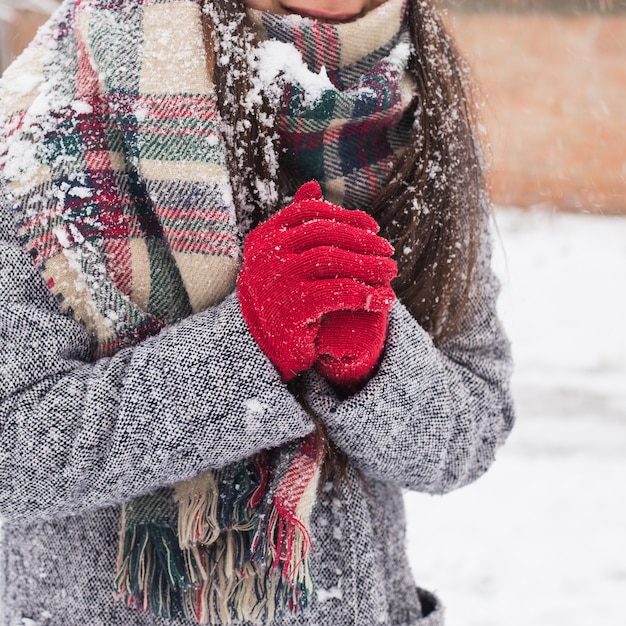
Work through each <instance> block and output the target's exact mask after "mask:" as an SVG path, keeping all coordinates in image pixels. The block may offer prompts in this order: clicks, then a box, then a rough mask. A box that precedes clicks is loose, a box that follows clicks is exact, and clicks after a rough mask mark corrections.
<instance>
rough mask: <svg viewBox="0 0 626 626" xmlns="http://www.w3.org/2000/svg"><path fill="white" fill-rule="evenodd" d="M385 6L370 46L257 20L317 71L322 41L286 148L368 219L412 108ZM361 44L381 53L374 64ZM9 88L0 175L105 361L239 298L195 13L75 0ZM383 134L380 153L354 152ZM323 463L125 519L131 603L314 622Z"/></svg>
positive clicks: (233, 231) (200, 482)
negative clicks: (310, 615)
mask: <svg viewBox="0 0 626 626" xmlns="http://www.w3.org/2000/svg"><path fill="white" fill-rule="evenodd" d="M390 4H391V5H392V6H394V7H395V9H393V10H392V11H395V17H396V19H395V20H393V28H391V30H387V31H385V28H388V27H385V28H383V29H382V32H383V37H382V39H381V36H380V31H381V28H380V27H378V28H377V29H374V30H376V33H377V36H376V37H374V36H373V32H374V30H372V28H373V26H375V24H374V23H373V22H372V18H371V17H370V15H372V14H370V15H368V16H366V18H363V19H362V20H359V22H362V23H364V24H366V25H368V27H367V28H368V29H369V30H367V31H366V32H365V35H364V36H363V37H362V38H360V39H359V38H358V37H357V40H360V46H359V45H355V44H354V43H353V35H354V33H353V32H352V33H348V31H347V30H345V29H347V28H348V27H352V26H353V25H341V26H337V27H333V26H328V25H321V24H315V23H313V22H311V21H310V20H296V21H295V22H294V21H291V22H290V21H289V20H286V19H285V18H277V17H276V16H266V15H261V16H260V17H261V20H262V21H263V22H264V26H261V23H260V22H259V23H258V24H257V26H258V27H259V28H260V29H263V28H267V30H268V32H269V33H270V35H271V36H272V37H274V36H277V35H278V34H280V37H278V38H282V41H293V43H294V44H295V45H296V47H298V48H299V50H300V51H301V52H302V55H303V57H304V59H305V61H307V62H308V63H309V66H310V68H311V69H312V70H314V71H315V72H318V71H319V70H320V63H321V62H322V60H321V59H318V61H319V62H317V61H315V62H311V59H312V57H311V50H312V49H313V48H316V49H318V48H319V47H318V45H317V44H318V43H319V42H318V39H317V38H318V37H319V36H320V33H322V35H323V36H324V37H332V36H334V41H335V45H334V47H333V48H332V50H333V51H334V52H333V54H336V55H339V56H338V57H337V60H339V59H340V58H342V59H343V62H335V63H333V64H332V65H331V66H330V67H329V69H330V72H329V76H330V77H331V78H332V79H333V80H334V81H335V86H333V85H331V84H329V85H328V86H327V88H325V89H324V90H322V93H321V94H319V97H318V98H316V99H315V100H314V102H313V106H312V107H311V103H310V102H308V101H307V98H306V94H305V93H304V92H303V90H302V89H301V88H300V87H299V86H298V85H297V84H295V82H294V84H289V83H287V84H286V85H285V99H286V107H285V114H284V115H283V116H282V117H281V124H280V131H281V133H282V139H283V142H284V145H285V147H286V148H287V161H286V166H287V167H288V168H289V170H290V172H291V173H292V174H293V181H292V182H293V185H294V187H295V186H297V185H298V184H299V181H298V180H297V179H298V177H299V176H301V177H303V178H304V179H309V178H312V177H317V178H318V179H319V180H320V182H321V183H322V184H323V185H325V186H326V187H327V190H328V193H329V194H334V195H335V197H334V198H333V199H334V201H337V200H338V196H341V198H340V200H345V202H346V205H354V204H355V203H357V202H362V201H363V199H364V198H367V197H368V194H370V195H371V194H372V192H373V190H375V189H376V188H378V187H379V186H380V185H381V184H382V183H383V182H384V179H385V178H386V176H387V175H388V172H389V169H390V167H391V165H392V164H393V160H394V156H395V154H396V153H397V151H398V149H401V144H402V142H401V141H400V140H399V138H398V137H396V136H395V135H394V133H395V134H397V127H398V126H399V121H400V118H401V117H402V112H403V111H404V110H405V109H406V106H407V104H408V102H409V101H410V89H409V91H408V92H407V90H406V89H404V90H402V89H400V87H399V85H400V83H401V82H402V81H401V80H400V78H401V76H402V60H399V59H398V58H397V57H398V54H397V49H396V52H392V48H393V47H394V46H395V45H396V43H398V41H399V37H400V35H399V33H398V28H399V24H400V13H401V6H402V5H401V2H400V0H393V2H392V3H390ZM385 10H387V8H386V7H385ZM257 17H259V16H257ZM383 21H384V23H387V24H388V22H389V20H388V16H387V17H386V18H385V19H384V20H383ZM354 26H355V27H356V24H355V25H354ZM333 29H334V30H333ZM341 29H344V31H343V35H342V34H341ZM333 33H334V34H333ZM342 41H343V44H342ZM363 41H366V42H368V44H369V43H370V42H373V44H374V45H373V47H370V48H368V49H366V50H365V51H364V49H363ZM307 42H308V43H307ZM379 44H380V45H379ZM342 45H343V52H342ZM307 50H308V51H307ZM328 50H329V51H330V50H331V47H329V48H328ZM329 53H330V52H329ZM328 60H329V59H326V61H325V62H328ZM372 67H373V68H374V69H371V68H372ZM364 69H368V70H371V71H368V72H366V73H365V74H364V76H365V77H366V78H364V79H362V80H361V79H359V80H360V82H359V81H358V80H357V81H356V83H355V82H354V81H351V79H350V73H352V74H354V76H353V77H356V78H358V76H360V75H361V74H363V70H364ZM287 78H289V77H287ZM293 80H294V81H297V78H296V77H293ZM346 81H347V82H346ZM344 84H345V85H347V86H348V88H347V89H346V90H345V92H341V91H340V87H342V86H343V85H344ZM353 84H354V85H356V86H353ZM1 89H2V94H1V95H2V97H1V98H0V101H1V102H2V105H1V106H2V108H1V109H0V138H1V142H0V145H2V146H4V148H3V152H1V153H0V168H1V172H2V175H3V178H4V180H5V182H6V185H7V190H8V192H9V194H10V197H11V200H12V204H13V207H14V211H15V217H16V223H17V227H18V234H19V236H20V239H21V241H22V244H23V245H24V247H25V249H26V251H27V252H28V254H29V255H30V256H31V258H32V260H33V263H34V264H35V265H36V267H37V268H38V269H39V271H40V272H41V274H42V276H43V278H44V280H45V282H46V284H47V286H48V288H49V289H50V291H51V293H52V294H53V296H54V297H55V298H56V300H57V302H58V304H59V306H60V307H61V309H62V310H64V311H65V312H66V313H67V314H68V315H71V316H72V317H74V318H75V319H76V320H78V321H79V322H80V323H81V324H82V325H83V326H84V327H85V329H86V330H87V332H89V333H90V335H91V336H92V339H93V346H94V348H93V354H92V357H93V359H94V360H95V359H98V358H101V357H106V356H109V355H113V354H115V353H116V352H117V351H118V350H120V349H122V348H124V347H126V346H131V345H135V344H137V343H138V342H140V341H141V340H142V339H144V338H146V337H148V336H150V335H154V334H156V333H158V332H159V331H160V330H161V329H162V328H163V327H164V326H166V325H167V324H170V323H173V322H176V321H177V320H180V319H182V318H184V317H186V316H188V315H191V314H193V313H195V312H197V311H201V310H203V309H205V308H207V307H209V306H211V305H213V304H215V303H217V302H219V301H220V300H221V299H222V298H223V297H224V296H225V295H226V294H228V293H229V292H230V291H231V290H232V289H233V287H234V284H235V278H236V273H237V270H238V267H239V239H240V233H239V232H238V230H237V224H236V217H235V209H234V206H233V200H232V193H231V188H230V184H229V178H228V170H227V167H226V150H225V147H224V144H223V141H222V138H221V134H220V129H219V123H220V120H219V116H218V113H217V106H216V94H215V89H214V87H213V84H212V82H211V80H210V77H209V75H208V72H207V69H206V63H205V51H204V45H203V40H202V27H201V20H200V5H199V2H197V1H194V0H161V1H154V2H153V1H142V0H117V1H106V2H105V1H104V0H90V1H89V0H82V1H81V0H69V1H67V2H66V3H65V4H64V5H63V6H62V7H61V9H60V10H59V12H58V13H57V14H56V16H54V17H53V19H52V20H51V21H50V23H49V25H48V27H47V28H46V29H44V30H42V31H41V32H40V34H39V35H38V37H37V39H36V40H35V42H34V43H33V44H32V45H31V46H30V47H29V49H28V50H27V51H26V52H25V53H24V55H23V56H22V57H21V58H20V60H19V61H18V62H17V63H16V64H14V65H13V66H12V67H11V68H10V69H9V71H8V72H7V73H6V74H5V77H4V79H3V82H2V86H1ZM407 93H409V98H408V99H407ZM333 126H335V127H337V128H341V129H342V130H341V132H339V133H337V131H333V130H332V127H333ZM376 128H380V129H381V131H380V133H382V134H380V133H379V135H378V137H379V139H380V138H381V137H382V138H383V140H384V141H382V143H380V142H379V143H377V144H376V145H375V146H369V145H368V144H367V143H363V140H361V141H360V143H358V144H355V143H354V141H355V139H356V140H358V137H356V138H355V134H356V135H359V134H360V133H371V132H372V129H376ZM303 141H304V143H303ZM342 143H343V144H344V145H343V146H341V144H342ZM383 144H384V145H383ZM381 145H383V148H381ZM359 146H360V147H359ZM357 148H358V150H357ZM355 150H356V152H357V156H356V160H355V158H354V154H353V153H354V151H355ZM320 151H321V152H320ZM321 153H323V155H322V154H321ZM318 156H319V157H321V161H319V160H318ZM347 157H349V158H347ZM320 162H323V169H320V166H319V163H320ZM311 168H314V169H313V171H312V170H311ZM364 181H365V182H366V184H365V183H364ZM352 189H354V190H355V193H354V194H352V193H351V190H352ZM321 462H322V445H321V444H320V442H319V441H318V440H317V439H316V437H315V435H311V436H309V437H307V438H305V439H304V440H301V441H297V442H294V443H292V444H291V445H287V446H284V447H283V448H281V449H279V450H274V451H265V452H261V453H259V454H257V455H255V456H254V457H252V458H250V459H246V460H244V461H241V462H239V463H236V464H234V465H232V466H229V467H226V468H222V469H219V470H214V471H208V472H205V473H204V474H202V475H200V476H198V477H196V478H195V479H193V480H190V481H188V482H184V483H180V484H177V485H174V486H172V487H166V488H163V489H161V490H158V491H157V492H156V493H154V494H150V495H147V496H143V497H139V498H136V499H134V500H132V501H130V502H127V503H125V504H124V505H123V507H122V528H121V532H120V548H119V557H118V563H117V573H116V575H115V583H114V584H115V588H116V591H117V593H118V595H119V596H120V597H121V598H123V599H125V600H126V601H127V602H128V603H129V604H130V605H131V606H133V607H136V608H137V609H138V610H150V611H152V612H154V613H155V614H158V615H163V616H170V615H184V616H186V617H187V618H189V619H191V620H194V621H197V622H198V623H201V624H206V623H210V624H220V623H232V622H234V621H241V620H243V621H246V620H250V621H257V620H263V619H264V620H268V621H271V620H272V618H273V616H274V615H275V614H277V613H281V612H283V611H285V610H290V611H294V612H297V611H299V610H301V609H303V608H304V607H306V605H307V603H308V602H309V600H310V597H311V593H312V589H313V587H312V580H311V574H310V570H309V553H310V549H311V540H310V536H309V531H308V520H309V515H310V512H311V509H312V506H313V503H314V501H315V495H316V490H317V482H318V476H319V470H320V465H321ZM112 578H113V575H112Z"/></svg>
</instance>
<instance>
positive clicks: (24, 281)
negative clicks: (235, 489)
mask: <svg viewBox="0 0 626 626" xmlns="http://www.w3.org/2000/svg"><path fill="white" fill-rule="evenodd" d="M2 197H3V196H2V195H1V194H0V198H2ZM489 247H490V246H489V238H488V236H485V237H484V241H483V245H482V256H481V258H480V262H479V264H478V268H477V279H476V286H477V288H476V289H475V290H474V293H473V295H472V307H471V308H473V309H474V310H475V312H476V313H475V316H474V317H473V319H472V320H471V322H470V320H469V319H468V320H466V321H465V322H464V323H463V324H462V325H461V327H460V329H459V332H458V334H457V335H456V336H455V337H454V339H452V340H449V341H447V343H446V344H445V345H444V346H443V347H442V348H440V349H438V348H436V347H435V346H434V345H433V343H432V342H431V340H430V338H429V336H428V335H427V334H426V332H424V330H423V329H422V328H421V327H420V326H419V325H418V324H417V323H416V322H415V320H414V319H413V318H412V317H411V315H410V314H409V313H408V312H407V310H406V309H405V308H404V307H403V306H402V305H401V304H399V303H397V304H396V305H395V307H394V309H393V310H392V314H391V318H390V325H389V335H388V341H387V345H386V349H385V353H384V358H383V361H382V364H381V367H380V370H379V372H378V373H377V374H376V376H375V377H374V378H373V379H372V380H371V381H370V382H369V384H368V385H367V386H366V387H365V388H364V389H363V390H362V391H361V392H360V393H358V394H356V395H355V396H353V397H350V398H348V399H345V400H340V399H339V398H337V396H336V395H335V394H334V392H333V391H332V389H330V387H328V386H327V385H326V384H325V382H324V381H323V380H321V379H320V378H319V377H317V376H315V375H310V376H309V378H308V389H309V400H310V402H311V403H312V405H313V408H314V409H315V410H316V411H318V413H319V414H320V415H321V416H323V418H324V420H325V422H326V424H327V426H328V430H329V432H330V434H331V436H332V438H333V439H334V441H335V442H336V444H337V445H338V446H339V447H341V448H342V449H343V450H345V451H346V452H347V454H348V455H349V458H350V461H351V466H352V469H351V473H352V474H353V478H354V480H353V481H352V486H351V487H345V486H344V487H341V488H340V489H338V490H333V489H327V490H324V493H323V495H322V496H321V497H320V499H319V501H318V503H317V504H316V507H315V509H314V512H313V519H312V536H313V541H314V546H315V549H314V553H313V556H312V572H313V576H314V579H315V581H316V585H317V590H318V594H317V597H316V598H315V599H314V602H313V605H312V606H311V607H310V608H309V609H308V610H307V611H306V612H304V613H303V614H301V615H300V616H297V617H294V616H287V617H285V618H282V619H281V620H280V621H279V622H277V623H279V624H299V625H305V624H306V625H309V626H314V625H315V626H348V625H352V626H370V625H374V624H380V625H383V626H392V625H393V626H401V625H403V626H435V625H439V624H442V623H443V616H442V609H441V607H440V604H439V602H438V601H437V600H436V599H435V598H434V597H433V596H432V595H430V594H428V593H427V592H423V591H421V590H419V589H417V588H416V586H415V584H414V582H413V580H412V577H411V574H410V572H409V566H408V562H407V558H406V555H405V551H404V536H405V521H404V512H403V503H402V493H401V490H402V489H403V488H409V489H415V490H418V491H423V492H428V493H443V492H446V491H449V490H451V489H455V488H457V487H460V486H462V485H465V484H467V483H469V482H471V481H473V480H475V479H476V478H478V477H479V476H480V475H481V474H482V473H483V472H484V471H485V470H486V469H487V468H488V467H489V465H490V464H491V462H492V461H493V458H494V453H495V450H496V449H497V447H498V446H499V445H500V444H501V443H502V442H503V440H504V439H505V437H506V435H507V433H508V432H509V430H510V428H511V426H512V422H513V412H512V405H511V397H510V392H509V377H510V352H509V344H508V341H507V339H506V338H505V335H504V334H503V331H502V328H501V326H500V324H499V322H498V320H497V318H496V312H495V299H496V295H497V291H498V286H497V282H496V280H495V278H494V276H493V274H492V272H491V270H490V254H489ZM0 259H1V264H0V515H1V516H2V519H3V520H4V523H3V537H2V567H1V572H0V576H1V579H2V600H1V603H2V610H3V613H4V617H3V622H2V623H3V624H7V625H10V626H18V625H26V626H29V625H30V626H32V625H33V624H37V625H41V626H51V625H54V626H72V625H87V624H88V625H89V626H98V625H105V624H107V625H108V624H124V625H128V626H131V625H132V626H135V625H137V626H139V625H140V624H142V625H148V624H149V625H154V626H156V625H163V626H165V624H169V625H174V624H176V625H180V624H182V623H183V622H181V621H177V620H169V621H168V620H164V619H161V618H157V617H154V616H152V615H149V614H145V613H143V614H142V613H136V612H134V611H133V610H131V609H129V608H127V607H126V606H124V605H123V604H122V603H120V602H116V601H114V599H113V595H112V574H113V571H114V564H115V558H116V549H117V543H118V541H117V533H118V528H119V512H120V503H121V502H123V501H125V500H127V499H129V498H132V497H134V496H137V495H139V494H145V493H148V492H150V491H152V490H154V489H155V488H157V487H160V486H164V485H168V484H171V483H174V482H176V481H180V480H184V479H188V478H190V477H192V476H194V475H197V474H198V473H200V472H202V471H204V470H206V469H207V468H214V467H218V466H222V465H225V464H228V463H230V462H232V461H235V460H238V459H241V458H243V457H246V456H248V455H250V454H252V453H253V452H255V451H257V450H260V449H262V448H267V447H271V446H279V445H281V444H283V443H285V442H287V441H289V440H292V439H294V438H298V437H302V436H303V435H305V434H306V433H308V432H309V431H311V430H312V428H313V426H312V423H311V421H310V419H309V417H308V416H307V414H306V413H305V412H304V411H303V410H302V409H301V407H300V406H299V404H298V403H297V402H296V401H295V400H294V398H293V397H292V396H291V395H290V394H289V392H288V391H287V389H286V388H285V386H284V385H282V384H281V382H280V379H279V377H278V374H277V372H276V371H275V370H274V368H273V366H272V365H271V363H270V362H269V361H268V360H267V358H266V357H265V355H264V354H263V353H262V352H261V350H260V349H259V347H258V346H257V345H256V343H255V341H254V339H253V338H252V336H251V335H250V334H249V332H248V330H247V327H246V324H245V322H244V320H243V318H242V316H241V312H240V309H239V304H238V300H237V296H236V294H231V295H230V296H229V297H227V298H226V299H225V300H224V301H223V302H222V303H221V304H219V305H218V306H215V307H213V308H210V309H209V310H207V311H205V312H203V313H199V314H195V315H192V316H191V317H189V318H187V319H185V320H184V321H182V322H180V323H178V324H176V325H174V326H171V327H168V328H166V329H165V330H164V331H163V332H162V333H161V334H159V335H158V336H156V337H152V338H150V339H147V340H146V341H144V342H143V343H141V344H140V345H138V346H136V347H134V348H128V349H124V350H122V351H121V352H119V353H118V354H116V355H115V356H114V357H112V358H106V359H101V360H99V361H97V362H95V363H92V362H87V360H86V356H87V355H88V353H89V337H88V336H87V335H86V333H85V332H84V330H83V329H82V327H81V326H80V325H79V324H78V323H77V322H75V321H73V320H72V319H69V318H68V317H66V316H64V315H62V314H61V313H60V312H59V310H58V308H57V305H56V304H55V302H54V301H53V300H52V299H51V297H50V295H49V292H48V290H47V288H46V287H45V285H44V284H43V282H42V279H41V277H40V275H39V274H38V273H37V271H36V270H35V269H34V267H33V265H32V263H31V262H30V260H29V259H28V258H27V256H26V254H25V252H24V250H23V249H22V247H21V246H20V245H19V244H18V242H17V240H16V236H15V227H14V224H13V218H12V216H11V215H10V213H9V210H8V207H7V206H6V204H2V202H1V201H0ZM356 468H358V470H360V471H361V472H362V474H363V475H364V476H365V477H366V479H367V480H366V483H365V484H364V483H362V482H360V481H359V480H358V479H357V478H355V477H354V474H355V472H354V469H356Z"/></svg>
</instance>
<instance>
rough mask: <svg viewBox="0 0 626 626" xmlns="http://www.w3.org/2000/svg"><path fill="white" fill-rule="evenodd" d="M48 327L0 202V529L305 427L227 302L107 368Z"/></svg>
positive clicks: (76, 507)
mask: <svg viewBox="0 0 626 626" xmlns="http://www.w3.org/2000/svg"><path fill="white" fill-rule="evenodd" d="M89 351H90V340H89V337H88V336H87V335H86V333H85V332H84V331H83V329H82V327H81V326H80V325H79V324H78V323H77V322H75V321H73V320H72V319H69V318H68V317H66V316H64V315H63V314H61V313H60V312H59V310H58V308H57V306H56V304H55V303H54V302H53V301H52V300H51V297H50V295H49V292H48V290H47V288H46V287H45V286H44V285H43V281H42V279H41V277H40V275H39V273H38V272H37V271H36V270H35V268H34V267H33V265H32V263H31V262H30V260H29V259H28V258H27V256H26V254H25V252H24V251H23V249H22V247H21V246H20V245H19V244H18V242H17V241H16V238H15V235H14V226H13V219H12V217H11V216H10V215H9V214H8V211H7V210H6V208H3V206H2V202H1V198H0V516H1V517H2V518H4V519H8V520H23V521H31V520H36V519H51V518H54V517H59V516H65V515H71V514H76V513H79V512H81V511H85V510H89V509H95V508H97V507H102V506H105V505H110V504H117V503H120V502H122V501H124V500H127V499H129V498H131V497H134V496H138V495H141V494H145V493H149V492H151V491H153V490H154V489H155V488H157V487H160V486H165V485H169V484H172V483H174V482H177V481H180V480H185V479H189V478H191V477H193V476H195V475H197V474H199V473H201V472H202V471H204V470H206V469H208V468H214V467H218V466H223V465H226V464H229V463H231V462H234V461H237V460H239V459H242V458H245V457H248V456H250V455H251V454H253V453H254V452H256V451H259V450H261V449H265V448H271V447H274V446H279V445H281V444H283V443H284V442H286V441H289V440H293V439H296V438H299V437H302V436H304V435H305V434H307V433H308V432H310V431H311V430H312V428H313V426H312V423H311V421H310V419H309V417H308V416H307V415H306V413H305V412H304V411H303V410H302V409H301V407H300V406H299V405H298V404H297V403H296V401H295V400H294V399H293V397H292V395H291V394H290V393H289V392H288V390H287V389H286V388H285V386H284V385H283V384H282V383H281V382H280V379H279V376H278V374H277V372H276V371H275V370H274V368H273V366H272V365H271V363H270V362H269V361H268V359H267V358H266V357H265V355H264V354H263V353H262V352H261V350H260V349H259V348H258V346H257V345H256V342H255V341H254V339H253V338H252V336H251V335H250V333H249V332H248V329H247V326H246V324H245V322H244V320H243V318H242V316H241V312H240V309H239V304H238V301H237V299H236V297H235V296H234V295H231V296H230V297H228V298H227V299H226V300H225V301H224V302H222V303H221V304H220V305H218V306H216V307H214V308H211V309H209V310H207V311H205V312H203V313H200V314H197V315H194V316H192V317H190V318H187V319H185V320H184V321H182V322H180V323H179V324H177V325H175V326H171V327H168V328H166V329H165V330H164V331H163V332H162V333H161V334H159V335H158V336H155V337H152V338H150V339H148V340H146V341H144V342H143V343H141V344H140V345H138V346H136V347H133V348H129V349H124V350H122V351H120V352H119V353H118V354H116V355H115V356H114V357H112V358H103V359H100V360H99V361H97V362H89V361H88V359H87V357H88V354H89Z"/></svg>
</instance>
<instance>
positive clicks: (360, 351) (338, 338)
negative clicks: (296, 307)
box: [315, 305, 391, 392]
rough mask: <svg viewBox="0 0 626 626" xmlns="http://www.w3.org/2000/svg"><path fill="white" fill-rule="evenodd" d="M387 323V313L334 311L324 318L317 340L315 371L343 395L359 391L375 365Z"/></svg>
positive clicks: (378, 357) (381, 349)
mask: <svg viewBox="0 0 626 626" xmlns="http://www.w3.org/2000/svg"><path fill="white" fill-rule="evenodd" d="M390 306H391V305H390ZM387 320H388V312H387V311H333V312H331V313H327V314H326V315H324V317H323V318H322V324H321V326H320V330H319V333H318V335H317V340H316V349H317V354H318V359H317V361H316V362H315V369H316V370H317V371H318V372H319V373H320V374H321V375H322V376H323V377H324V378H326V379H327V380H328V381H329V382H331V383H333V384H334V385H335V386H337V387H339V388H340V389H343V390H344V391H347V392H352V391H355V390H356V389H358V387H359V386H361V384H362V383H364V382H365V381H366V380H367V379H368V378H369V377H370V376H371V374H372V373H373V371H374V369H375V368H376V365H377V364H378V361H379V359H380V355H381V353H382V351H383V347H384V345H385V338H386V336H387Z"/></svg>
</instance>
